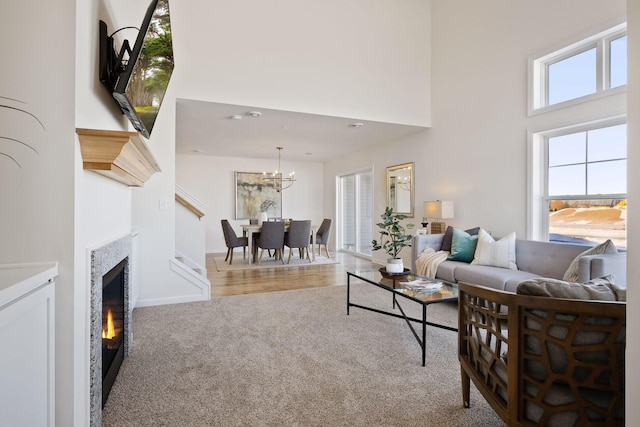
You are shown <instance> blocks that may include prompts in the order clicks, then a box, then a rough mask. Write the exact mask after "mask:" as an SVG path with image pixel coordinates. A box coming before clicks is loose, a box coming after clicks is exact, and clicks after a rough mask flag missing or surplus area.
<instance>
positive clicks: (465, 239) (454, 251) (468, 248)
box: [447, 228, 478, 262]
mask: <svg viewBox="0 0 640 427" xmlns="http://www.w3.org/2000/svg"><path fill="white" fill-rule="evenodd" d="M477 244H478V236H472V235H471V234H469V233H467V232H466V231H463V230H459V229H457V228H454V229H453V238H452V239H451V255H450V256H449V258H447V259H448V260H449V261H462V262H471V261H473V255H474V254H475V253H476V245H477Z"/></svg>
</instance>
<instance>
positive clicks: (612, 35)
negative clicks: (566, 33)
mask: <svg viewBox="0 0 640 427" xmlns="http://www.w3.org/2000/svg"><path fill="white" fill-rule="evenodd" d="M626 34H627V24H626V22H625V23H622V24H619V25H616V26H614V27H612V28H609V29H607V30H605V31H602V32H600V33H597V34H595V35H592V36H590V37H587V38H584V39H582V40H580V41H578V42H576V43H573V44H570V45H568V46H565V47H563V48H560V49H556V50H554V51H553V52H550V53H546V54H543V55H537V56H536V57H531V58H529V60H528V62H529V66H528V71H529V72H528V80H529V82H528V90H529V94H528V115H529V116H533V115H536V114H542V113H546V112H548V111H554V110H558V109H561V108H567V107H570V106H573V105H577V104H581V103H584V102H588V101H592V100H594V99H598V98H602V97H605V96H610V95H615V94H617V93H621V92H626V84H625V85H620V86H617V87H615V88H611V87H610V78H609V77H610V74H611V58H610V56H611V49H610V44H611V42H612V41H614V40H616V39H618V38H620V37H624V36H626ZM593 48H595V49H596V91H595V93H591V94H588V95H584V96H580V97H577V98H572V99H569V100H566V101H562V102H558V103H555V104H551V105H549V103H548V98H549V75H548V73H549V66H550V65H552V64H555V63H558V62H560V61H563V60H565V59H568V58H570V57H572V56H574V55H577V54H580V53H583V52H586V51H588V50H590V49H593Z"/></svg>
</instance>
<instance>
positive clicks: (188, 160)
mask: <svg viewBox="0 0 640 427" xmlns="http://www.w3.org/2000/svg"><path fill="white" fill-rule="evenodd" d="M274 151H275V150H274ZM275 165H276V163H275V162H274V160H273V159H248V158H247V159H245V158H242V159H240V158H233V157H214V156H204V155H177V156H176V183H177V184H178V185H179V186H180V187H182V188H184V189H185V190H187V191H188V192H189V193H191V194H193V195H194V196H195V197H196V198H197V199H199V200H201V201H202V202H203V203H204V204H205V205H207V212H206V215H205V216H204V218H203V220H204V221H205V224H206V225H205V235H206V244H205V247H206V252H207V253H212V252H218V253H219V252H223V253H224V252H226V251H227V247H226V245H225V243H224V236H223V234H222V227H221V226H220V220H221V219H228V220H229V222H230V223H231V225H232V226H233V227H234V230H235V232H236V234H238V235H241V232H242V230H241V228H240V227H239V225H240V224H247V223H248V220H246V219H244V220H235V174H234V172H262V171H265V170H273V169H274V167H275ZM282 170H283V171H284V172H285V173H287V172H288V171H295V172H296V179H297V181H296V182H295V183H294V185H293V186H292V187H290V188H288V189H286V190H284V191H283V192H282V216H283V218H294V219H311V221H312V223H314V224H320V223H321V222H322V219H323V216H322V215H323V205H322V201H323V199H322V196H323V186H322V177H323V166H322V163H319V162H292V161H283V162H282Z"/></svg>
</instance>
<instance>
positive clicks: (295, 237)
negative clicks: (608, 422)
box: [284, 220, 311, 264]
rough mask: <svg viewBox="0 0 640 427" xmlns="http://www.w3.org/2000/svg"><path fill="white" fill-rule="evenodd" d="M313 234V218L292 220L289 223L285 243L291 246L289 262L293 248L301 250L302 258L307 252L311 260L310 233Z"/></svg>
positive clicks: (288, 261)
mask: <svg viewBox="0 0 640 427" xmlns="http://www.w3.org/2000/svg"><path fill="white" fill-rule="evenodd" d="M310 234H311V220H292V221H291V222H290V224H289V231H287V233H286V234H285V238H284V245H285V246H288V247H289V258H288V259H287V264H289V263H290V262H291V253H292V252H293V249H294V248H296V249H299V250H300V259H302V258H303V257H304V254H305V253H306V254H307V259H308V260H309V262H311V257H310V256H309V235H310Z"/></svg>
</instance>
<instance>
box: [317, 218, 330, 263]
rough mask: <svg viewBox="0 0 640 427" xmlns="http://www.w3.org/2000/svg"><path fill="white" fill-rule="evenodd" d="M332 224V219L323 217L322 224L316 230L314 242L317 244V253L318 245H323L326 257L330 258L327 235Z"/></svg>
mask: <svg viewBox="0 0 640 427" xmlns="http://www.w3.org/2000/svg"><path fill="white" fill-rule="evenodd" d="M332 224H333V219H331V218H325V219H324V220H322V224H320V227H319V228H318V231H317V232H316V244H317V245H318V255H320V245H324V250H325V252H326V253H327V258H331V255H330V254H329V246H328V245H329V237H331V225H332Z"/></svg>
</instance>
